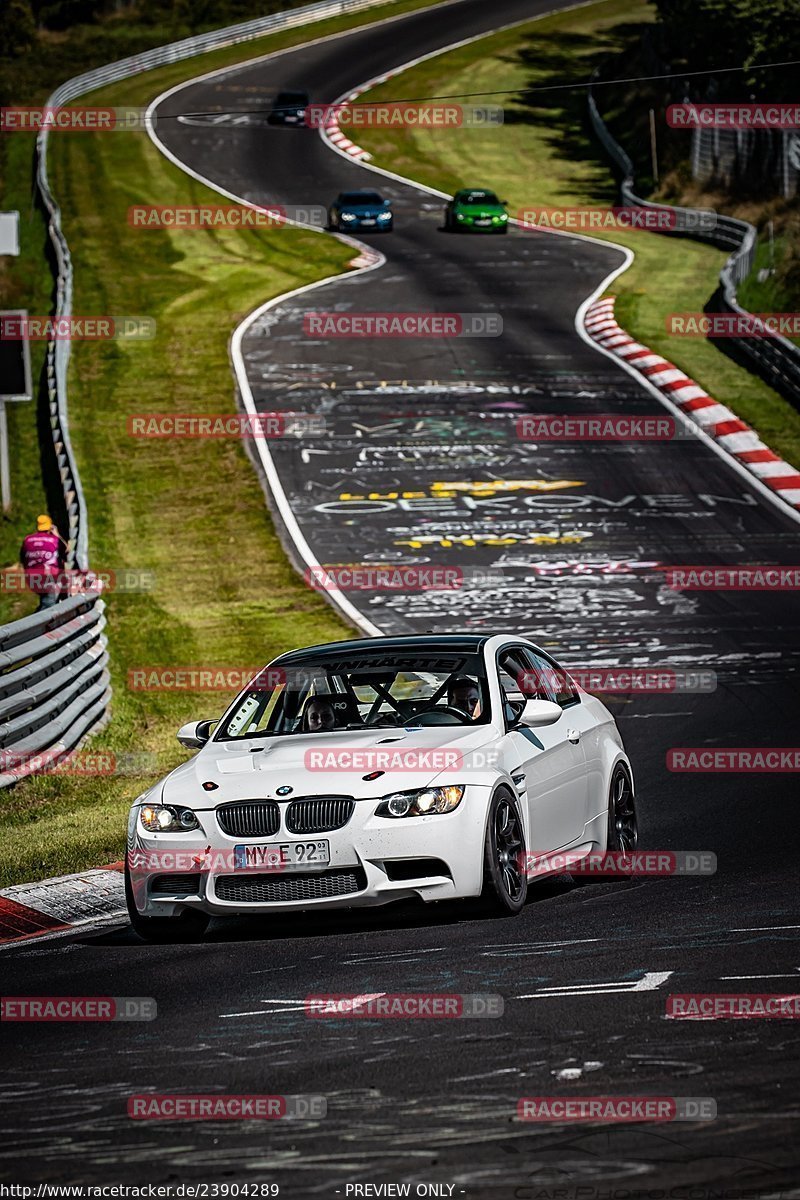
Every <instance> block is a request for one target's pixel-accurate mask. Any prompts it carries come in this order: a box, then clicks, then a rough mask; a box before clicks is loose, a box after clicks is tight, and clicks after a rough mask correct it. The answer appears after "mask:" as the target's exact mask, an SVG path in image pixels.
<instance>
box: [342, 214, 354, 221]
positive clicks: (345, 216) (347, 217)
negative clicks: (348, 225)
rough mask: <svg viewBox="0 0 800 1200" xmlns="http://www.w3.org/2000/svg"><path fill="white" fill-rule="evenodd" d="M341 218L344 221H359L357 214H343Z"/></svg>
mask: <svg viewBox="0 0 800 1200" xmlns="http://www.w3.org/2000/svg"><path fill="white" fill-rule="evenodd" d="M341 216H342V220H343V221H355V220H356V219H357V218H356V214H355V213H342V214H341Z"/></svg>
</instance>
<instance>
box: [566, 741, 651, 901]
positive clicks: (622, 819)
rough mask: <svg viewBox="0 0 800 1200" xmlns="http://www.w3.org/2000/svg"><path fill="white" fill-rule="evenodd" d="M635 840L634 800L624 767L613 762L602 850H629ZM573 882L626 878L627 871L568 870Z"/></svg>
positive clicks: (636, 840) (581, 882)
mask: <svg viewBox="0 0 800 1200" xmlns="http://www.w3.org/2000/svg"><path fill="white" fill-rule="evenodd" d="M638 841H639V823H638V820H637V816H636V801H635V797H634V793H633V786H632V784H631V777H630V774H629V772H628V769H627V767H625V766H624V765H623V764H622V763H617V765H616V767H615V768H614V770H613V772H612V775H611V783H610V784H609V786H608V817H607V822H606V852H607V853H610V854H619V853H620V852H622V851H627V852H629V853H632V852H633V851H634V850H635V849H636V846H637V845H638ZM572 878H573V879H574V881H575V883H578V884H581V885H582V886H585V885H586V884H589V883H606V882H608V881H611V882H612V883H613V882H614V881H615V880H620V879H628V880H629V879H630V878H631V873H630V872H629V871H619V872H616V873H614V872H609V873H606V872H605V871H603V873H602V874H599V873H598V874H592V872H591V871H589V873H588V874H586V875H581V874H579V873H577V872H572Z"/></svg>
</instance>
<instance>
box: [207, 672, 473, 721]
mask: <svg viewBox="0 0 800 1200" xmlns="http://www.w3.org/2000/svg"><path fill="white" fill-rule="evenodd" d="M261 680H262V682H263V686H261V685H260V683H259V681H258V680H256V681H254V683H255V685H256V686H251V687H250V688H249V689H248V690H247V691H246V692H245V693H244V694H243V695H242V696H241V697H240V698H239V700H238V701H237V703H236V705H235V707H234V708H233V710H232V711H231V713H230V714H229V716H228V717H227V719H226V720H225V721H224V722H223V723H222V725H221V727H220V729H219V730H218V732H217V734H216V735H215V738H214V740H215V741H220V740H228V739H231V738H251V737H268V736H271V735H276V734H293V733H331V732H332V731H334V732H335V731H336V730H342V729H369V728H376V729H380V728H382V727H387V728H402V727H404V726H405V727H408V726H427V725H472V724H486V723H487V722H488V720H489V693H488V686H487V680H486V674H485V671H484V667H483V659H482V658H481V656H480V655H469V654H460V655H436V654H433V653H431V654H427V655H411V654H409V655H391V656H389V655H381V656H372V657H370V656H367V655H361V656H359V657H358V658H352V659H347V658H336V659H334V658H331V659H323V660H320V661H319V662H314V661H313V660H309V661H304V662H302V663H301V664H297V665H292V666H289V667H286V668H282V667H281V666H280V664H276V665H275V666H272V667H269V668H267V670H266V671H265V672H263V673H262V677H261Z"/></svg>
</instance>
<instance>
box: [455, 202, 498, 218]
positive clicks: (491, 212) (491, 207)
mask: <svg viewBox="0 0 800 1200" xmlns="http://www.w3.org/2000/svg"><path fill="white" fill-rule="evenodd" d="M505 211H506V210H505V209H504V208H503V206H502V204H457V205H456V212H460V213H464V215H465V216H467V217H501V216H502V215H503V213H504V212H505Z"/></svg>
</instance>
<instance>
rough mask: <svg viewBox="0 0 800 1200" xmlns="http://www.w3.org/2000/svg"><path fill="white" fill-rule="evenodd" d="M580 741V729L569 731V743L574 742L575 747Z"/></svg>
mask: <svg viewBox="0 0 800 1200" xmlns="http://www.w3.org/2000/svg"><path fill="white" fill-rule="evenodd" d="M580 740H581V731H580V729H568V730H567V741H568V742H572V744H573V746H577V744H578V742H579V741H580Z"/></svg>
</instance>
